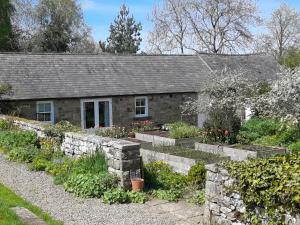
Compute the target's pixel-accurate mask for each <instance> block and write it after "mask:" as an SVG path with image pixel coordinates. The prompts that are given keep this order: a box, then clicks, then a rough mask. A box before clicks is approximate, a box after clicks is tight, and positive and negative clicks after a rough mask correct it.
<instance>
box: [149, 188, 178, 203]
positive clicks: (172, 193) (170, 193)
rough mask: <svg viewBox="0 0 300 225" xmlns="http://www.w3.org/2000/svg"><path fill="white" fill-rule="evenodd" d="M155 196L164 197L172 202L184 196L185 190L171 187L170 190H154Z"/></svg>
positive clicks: (163, 198)
mask: <svg viewBox="0 0 300 225" xmlns="http://www.w3.org/2000/svg"><path fill="white" fill-rule="evenodd" d="M152 194H153V196H155V197H157V198H159V199H162V200H167V201H171V202H176V201H178V200H179V199H180V198H182V196H183V191H182V190H180V189H170V190H163V189H159V190H154V191H153V193H152Z"/></svg>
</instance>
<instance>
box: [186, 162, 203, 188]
mask: <svg viewBox="0 0 300 225" xmlns="http://www.w3.org/2000/svg"><path fill="white" fill-rule="evenodd" d="M187 181H188V182H189V183H190V184H192V185H193V186H196V187H197V188H198V189H201V188H203V187H204V185H205V181H206V169H205V165H204V163H203V162H198V163H197V164H196V165H194V166H192V167H191V168H190V170H189V172H188V175H187Z"/></svg>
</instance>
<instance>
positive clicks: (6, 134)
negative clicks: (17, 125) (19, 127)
mask: <svg viewBox="0 0 300 225" xmlns="http://www.w3.org/2000/svg"><path fill="white" fill-rule="evenodd" d="M37 144H38V138H37V135H36V133H35V132H31V131H14V132H11V131H0V146H2V147H8V148H12V147H21V146H29V145H31V146H37Z"/></svg>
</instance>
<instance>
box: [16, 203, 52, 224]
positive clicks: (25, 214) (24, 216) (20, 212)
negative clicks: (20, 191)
mask: <svg viewBox="0 0 300 225" xmlns="http://www.w3.org/2000/svg"><path fill="white" fill-rule="evenodd" d="M11 209H12V210H13V211H14V212H15V213H16V214H17V216H18V217H19V218H20V220H21V221H22V222H23V223H26V224H30V225H47V224H46V223H45V222H44V221H43V220H42V219H40V218H38V217H37V216H36V215H35V214H34V213H32V212H31V211H29V210H28V209H26V208H23V207H14V208H11Z"/></svg>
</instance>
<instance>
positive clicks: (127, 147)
mask: <svg viewBox="0 0 300 225" xmlns="http://www.w3.org/2000/svg"><path fill="white" fill-rule="evenodd" d="M61 149H62V151H64V152H65V154H66V155H69V156H72V157H79V156H82V155H87V154H92V153H95V152H96V151H100V152H102V153H104V154H105V156H106V158H107V162H108V167H109V168H108V170H109V172H111V173H115V174H117V175H118V176H119V177H120V182H121V186H123V187H125V188H130V187H131V178H135V177H138V178H140V177H141V157H140V144H137V143H133V142H129V141H125V140H120V139H112V138H106V137H99V136H96V135H89V134H78V133H66V134H65V139H64V141H63V143H62V146H61Z"/></svg>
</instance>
